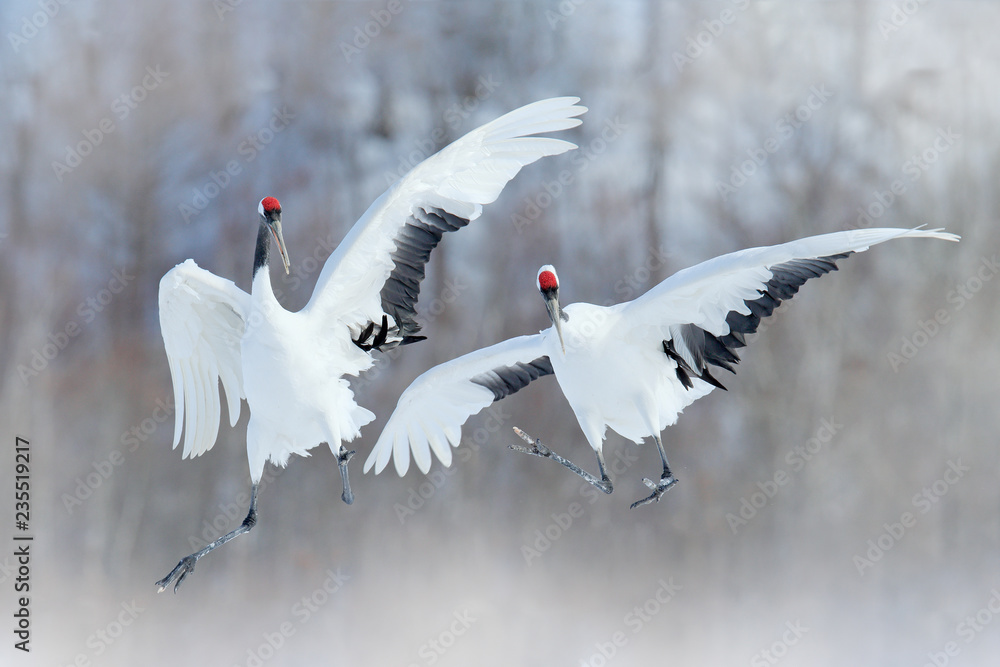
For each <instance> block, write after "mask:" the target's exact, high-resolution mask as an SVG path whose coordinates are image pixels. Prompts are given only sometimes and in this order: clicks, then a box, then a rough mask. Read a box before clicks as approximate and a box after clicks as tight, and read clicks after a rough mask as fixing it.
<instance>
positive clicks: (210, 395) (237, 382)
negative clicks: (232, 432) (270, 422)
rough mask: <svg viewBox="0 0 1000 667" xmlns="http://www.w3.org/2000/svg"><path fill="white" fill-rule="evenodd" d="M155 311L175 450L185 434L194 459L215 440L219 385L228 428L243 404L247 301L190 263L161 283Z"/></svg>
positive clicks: (247, 297) (237, 290)
mask: <svg viewBox="0 0 1000 667" xmlns="http://www.w3.org/2000/svg"><path fill="white" fill-rule="evenodd" d="M159 306H160V332H161V333H162V335H163V346H164V348H165V349H166V352H167V364H168V366H169V367H170V378H171V380H172V382H173V390H174V406H175V407H174V441H173V446H174V447H177V445H178V444H179V443H180V441H181V432H182V430H183V433H184V449H183V456H184V457H185V458H187V457H193V456H198V455H200V454H204V453H205V452H207V451H208V450H209V449H211V448H212V445H214V444H215V440H216V437H217V436H218V434H219V421H220V419H221V416H222V406H221V402H220V400H219V382H220V381H221V382H222V387H223V389H224V391H225V394H226V401H227V404H226V405H227V408H228V411H229V421H230V424H231V425H235V424H236V422H237V420H238V419H239V418H240V411H241V408H242V404H241V403H240V399H242V398H244V395H243V367H242V362H241V355H240V341H241V339H242V338H243V333H244V331H245V330H246V322H247V317H248V313H249V312H250V295H249V294H247V293H246V292H244V291H243V290H241V289H240V288H238V287H237V286H236V285H235V284H233V282H232V281H230V280H226V279H224V278H220V277H218V276H216V275H214V274H212V273H210V272H208V271H206V270H204V269H202V268H200V267H199V266H198V265H197V264H195V263H194V260H191V259H189V260H187V261H186V262H183V263H182V264H178V265H177V266H175V267H174V268H173V269H171V270H170V271H168V272H167V273H166V274H165V275H164V276H163V278H162V279H161V280H160V294H159ZM182 427H183V428H182Z"/></svg>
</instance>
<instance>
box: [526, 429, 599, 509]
mask: <svg viewBox="0 0 1000 667" xmlns="http://www.w3.org/2000/svg"><path fill="white" fill-rule="evenodd" d="M514 433H516V434H517V435H518V437H520V438H521V439H522V440H524V441H525V442H527V443H528V444H529V445H530V447H525V446H523V445H507V447H508V448H509V449H513V450H514V451H515V452H523V453H524V454H531V455H532V456H540V457H541V458H543V459H552V460H553V461H555V462H556V463H559V464H560V465H562V466H565V467H566V468H569V469H570V470H572V471H573V472H575V473H576V474H577V475H579V476H580V477H581V478H583V480H584V481H586V482H587V483H588V484H591V485H592V486H595V487H597V488H598V489H600V490H601V491H603V492H604V493H611V492H612V491H614V487H613V486H612V484H611V478H610V477H608V474H607V473H606V472H605V471H604V466H603V465H602V466H601V479H597V478H596V477H594V476H593V475H591V474H590V473H589V472H587V471H586V470H584V469H583V468H581V467H580V466H578V465H576V464H575V463H573V462H572V461H569V460H567V459H564V458H563V457H561V456H559V455H558V454H556V453H555V452H553V451H552V450H551V449H549V448H548V447H546V446H545V445H544V444H542V441H541V440H539V439H538V438H532V437H531V436H530V435H528V434H527V433H525V432H524V431H522V430H521V429H519V428H518V427H516V426H515V427H514Z"/></svg>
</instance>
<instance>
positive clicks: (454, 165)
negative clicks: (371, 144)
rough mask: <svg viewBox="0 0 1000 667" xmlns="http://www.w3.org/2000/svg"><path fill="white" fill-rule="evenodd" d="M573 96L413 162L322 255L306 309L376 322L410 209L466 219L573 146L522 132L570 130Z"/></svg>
mask: <svg viewBox="0 0 1000 667" xmlns="http://www.w3.org/2000/svg"><path fill="white" fill-rule="evenodd" d="M579 101H580V100H579V98H577V97H558V98H553V99H548V100H542V101H540V102H535V103H533V104H528V105H527V106H524V107H521V108H520V109H515V110H514V111H511V112H510V113H508V114H506V115H504V116H501V117H500V118H498V119H496V120H494V121H493V122H491V123H487V124H486V125H483V126H482V127H480V128H478V129H475V130H473V131H471V132H469V133H468V134H466V135H465V136H464V137H462V138H461V139H458V140H457V141H455V142H454V143H452V144H450V145H449V146H447V147H445V148H444V149H443V150H441V151H440V152H439V153H437V154H435V155H433V156H431V157H429V158H427V159H426V160H424V161H423V162H421V163H420V164H418V165H417V166H416V167H414V168H413V169H412V170H411V171H410V172H409V173H407V174H406V176H404V177H403V178H401V179H400V180H399V181H397V182H396V183H395V184H394V185H392V187H390V188H389V189H388V190H387V191H386V192H385V193H384V194H382V196H380V197H379V198H378V199H377V200H375V202H374V203H373V204H372V205H371V206H370V207H369V208H368V210H367V211H365V213H364V215H362V216H361V218H360V219H359V220H358V222H357V223H356V224H355V225H354V227H353V228H352V229H351V231H350V232H349V233H348V234H347V236H346V237H345V238H344V240H343V241H342V242H341V244H340V245H339V246H338V247H337V249H336V250H335V251H334V252H333V254H331V255H330V257H329V258H328V259H327V261H326V264H325V265H324V266H323V271H322V272H321V273H320V276H319V279H318V281H317V283H316V289H315V291H314V292H313V295H312V298H311V299H310V300H309V303H308V304H307V305H306V307H305V310H306V311H309V312H310V313H315V316H317V317H320V318H328V317H332V318H344V317H345V315H348V316H349V317H353V318H355V319H359V320H365V321H374V322H378V321H379V320H380V319H381V315H382V305H381V302H380V299H379V292H380V290H381V289H382V286H383V285H384V284H385V282H386V280H387V278H388V277H389V274H390V272H391V271H392V269H393V261H392V257H391V254H392V252H393V251H394V250H395V249H396V244H395V241H394V239H395V238H396V237H397V235H398V234H399V232H400V231H401V230H402V229H403V227H404V226H405V225H406V224H407V221H408V220H409V219H410V216H411V215H412V214H413V213H414V211H415V210H416V209H417V208H424V209H425V210H427V209H433V208H439V209H443V210H444V211H447V212H448V213H451V214H453V215H456V216H458V217H460V218H464V219H466V220H469V221H472V220H475V219H476V218H478V217H479V215H480V214H481V213H482V205H483V204H489V203H491V202H493V201H494V200H495V199H496V198H497V197H498V196H499V195H500V192H501V191H502V190H503V188H504V186H505V185H506V184H507V183H508V182H509V181H510V180H511V179H512V178H514V176H516V175H517V173H518V171H520V169H521V168H522V167H524V166H525V165H528V164H531V163H532V162H535V161H536V160H538V159H540V158H542V157H545V156H549V155H559V154H561V153H564V152H566V151H568V150H571V149H573V148H576V146H575V144H572V143H570V142H568V141H563V140H561V139H550V138H546V137H528V136H527V135H531V134H536V133H540V132H555V131H559V130H565V129H568V128H571V127H576V126H577V125H579V124H580V120H579V119H578V118H575V116H578V115H580V114H582V113H584V112H585V111H586V107H582V106H578V105H577V104H576V103H577V102H579Z"/></svg>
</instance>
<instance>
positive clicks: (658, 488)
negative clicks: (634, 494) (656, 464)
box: [629, 474, 677, 510]
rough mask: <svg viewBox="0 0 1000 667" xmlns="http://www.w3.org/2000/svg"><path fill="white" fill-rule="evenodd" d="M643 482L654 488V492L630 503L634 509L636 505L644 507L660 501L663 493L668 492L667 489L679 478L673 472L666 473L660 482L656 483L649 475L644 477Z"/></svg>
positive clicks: (630, 507)
mask: <svg viewBox="0 0 1000 667" xmlns="http://www.w3.org/2000/svg"><path fill="white" fill-rule="evenodd" d="M642 483H643V484H645V485H646V486H648V487H649V488H650V489H652V491H653V493H651V494H650V495H649V496H648V497H646V498H643V499H642V500H637V501H635V502H634V503H632V504H631V505H629V509H633V510H634V509H635V508H636V507H642V506H643V505H648V504H649V503H652V502H657V503H658V502H660V498H662V497H663V494H664V493H666V492H667V489H669V488H670V487H672V486H673V485H674V484H676V483H677V478H676V477H674V476H673V475H671V474H665V475H664V476H663V477H661V478H660V481H659V483H656V482H654V481H653V480H651V479H649V478H648V477H643V478H642Z"/></svg>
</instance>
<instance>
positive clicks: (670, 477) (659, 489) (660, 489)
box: [630, 435, 677, 509]
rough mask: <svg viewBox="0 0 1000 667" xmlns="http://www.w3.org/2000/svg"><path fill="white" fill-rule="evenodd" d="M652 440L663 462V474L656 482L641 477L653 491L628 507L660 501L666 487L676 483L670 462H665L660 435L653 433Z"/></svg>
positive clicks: (633, 507)
mask: <svg viewBox="0 0 1000 667" xmlns="http://www.w3.org/2000/svg"><path fill="white" fill-rule="evenodd" d="M653 440H654V441H655V442H656V448H657V449H658V450H659V452H660V460H661V461H662V462H663V474H662V475H660V481H659V482H658V483H657V482H654V481H653V480H651V479H649V478H648V477H644V478H643V479H642V483H643V484H645V485H646V486H648V487H649V488H650V489H652V491H653V493H651V494H650V495H649V496H647V497H646V498H643V499H642V500H637V501H635V502H634V503H632V505H631V506H630V509H635V508H636V507H641V506H643V505H648V504H649V503H651V502H654V501H655V502H660V498H662V497H663V494H664V493H666V491H667V489H669V488H670V487H672V486H673V485H674V484H676V483H677V478H676V477H674V474H673V473H672V472H670V464H669V463H667V452H666V451H664V449H663V443H662V442H661V441H660V436H659V435H654V436H653Z"/></svg>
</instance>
